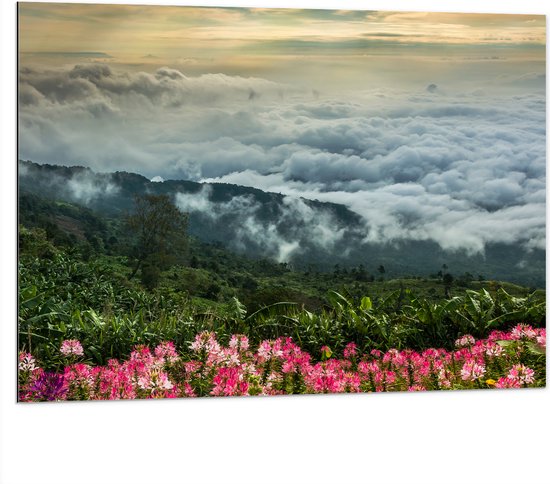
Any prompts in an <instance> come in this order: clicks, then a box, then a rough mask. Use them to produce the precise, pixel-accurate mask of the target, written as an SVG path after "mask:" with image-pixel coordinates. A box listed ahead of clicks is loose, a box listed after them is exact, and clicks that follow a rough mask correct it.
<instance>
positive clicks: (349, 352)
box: [344, 343, 357, 359]
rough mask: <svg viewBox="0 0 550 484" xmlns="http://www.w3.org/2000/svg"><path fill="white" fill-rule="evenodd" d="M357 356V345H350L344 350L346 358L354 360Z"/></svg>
mask: <svg viewBox="0 0 550 484" xmlns="http://www.w3.org/2000/svg"><path fill="white" fill-rule="evenodd" d="M356 355H357V345H356V344H355V343H348V344H347V345H346V347H345V348H344V358H347V359H349V358H353V357H354V356H356Z"/></svg>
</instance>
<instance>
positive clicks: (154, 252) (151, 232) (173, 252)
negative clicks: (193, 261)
mask: <svg viewBox="0 0 550 484" xmlns="http://www.w3.org/2000/svg"><path fill="white" fill-rule="evenodd" d="M187 222H188V216H187V214H186V213H183V212H182V211H180V210H179V209H178V208H177V207H176V206H175V205H174V204H173V203H172V201H171V200H170V197H169V196H168V195H139V196H136V197H135V199H134V212H133V213H132V214H130V215H128V216H127V218H126V223H127V226H128V228H129V229H130V230H131V232H132V234H133V238H134V240H135V243H134V246H133V248H132V254H131V255H132V257H133V258H134V260H135V266H134V270H133V272H132V275H131V276H130V278H133V277H134V276H135V275H136V273H137V272H138V270H140V269H141V276H142V282H143V283H144V284H145V285H146V286H148V287H150V288H151V287H154V286H156V283H157V282H158V277H159V276H160V271H161V270H163V269H166V268H168V267H169V266H170V265H171V264H173V263H174V262H176V261H179V260H183V258H184V256H185V254H186V251H187Z"/></svg>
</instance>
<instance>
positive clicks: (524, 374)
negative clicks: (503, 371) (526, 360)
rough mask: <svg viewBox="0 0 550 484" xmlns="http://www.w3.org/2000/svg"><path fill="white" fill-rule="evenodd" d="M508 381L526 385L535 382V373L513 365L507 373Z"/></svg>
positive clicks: (521, 366) (520, 365)
mask: <svg viewBox="0 0 550 484" xmlns="http://www.w3.org/2000/svg"><path fill="white" fill-rule="evenodd" d="M508 378H509V379H510V380H514V381H517V382H518V383H523V384H528V383H533V382H534V381H535V372H534V371H533V370H532V369H531V368H528V367H526V366H525V365H522V364H517V365H514V366H513V367H512V368H511V369H510V372H509V373H508Z"/></svg>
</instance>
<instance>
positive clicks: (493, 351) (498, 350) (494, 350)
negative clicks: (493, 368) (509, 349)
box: [485, 342, 504, 358]
mask: <svg viewBox="0 0 550 484" xmlns="http://www.w3.org/2000/svg"><path fill="white" fill-rule="evenodd" d="M503 351H504V349H503V348H502V346H500V345H499V344H497V343H493V342H490V343H487V344H486V345H485V354H486V355H487V356H490V357H491V358H498V357H499V356H501V355H502V352H503Z"/></svg>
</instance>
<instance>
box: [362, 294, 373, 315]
mask: <svg viewBox="0 0 550 484" xmlns="http://www.w3.org/2000/svg"><path fill="white" fill-rule="evenodd" d="M361 309H362V310H363V311H370V310H371V309H372V301H371V299H370V297H367V296H365V297H363V298H362V299H361Z"/></svg>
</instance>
